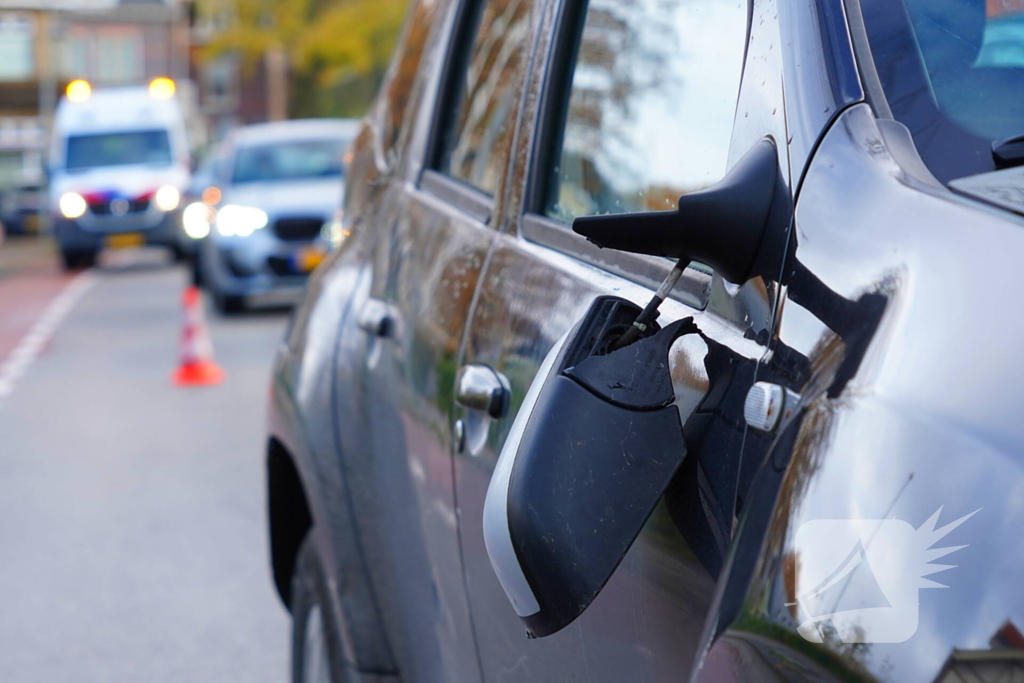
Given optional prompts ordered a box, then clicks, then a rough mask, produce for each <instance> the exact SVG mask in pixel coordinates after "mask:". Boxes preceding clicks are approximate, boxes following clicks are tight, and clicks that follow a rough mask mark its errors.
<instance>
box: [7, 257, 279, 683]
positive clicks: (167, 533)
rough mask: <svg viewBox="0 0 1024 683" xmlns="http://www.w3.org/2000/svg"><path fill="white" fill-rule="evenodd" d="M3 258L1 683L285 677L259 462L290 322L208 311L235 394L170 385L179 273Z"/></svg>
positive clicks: (152, 265)
mask: <svg viewBox="0 0 1024 683" xmlns="http://www.w3.org/2000/svg"><path fill="white" fill-rule="evenodd" d="M52 254H53V251H52V250H51V249H49V248H48V245H45V243H40V242H29V241H22V242H17V243H15V242H11V241H8V243H7V244H5V245H0V681H4V682H7V683H19V682H22V681H25V682H37V681H45V682H47V683H63V682H65V681H68V682H71V681H73V682H75V683H84V682H90V681H103V682H111V683H116V682H120V681H131V682H133V683H135V682H139V681H147V682H157V681H175V682H183V681H204V682H206V681H210V682H216V681H246V682H257V681H286V680H288V639H289V624H288V618H287V614H286V612H285V610H284V609H283V607H282V606H281V605H280V603H279V601H278V600H277V597H276V595H275V593H274V591H273V587H272V583H271V578H270V572H269V568H268V562H267V538H266V523H265V500H264V496H265V493H264V471H263V448H262V441H263V436H264V413H265V408H266V400H267V387H268V381H269V371H270V363H271V359H272V357H273V353H274V350H275V348H276V346H277V344H278V343H279V340H280V339H281V335H282V333H283V329H284V326H285V322H286V316H285V315H284V314H282V313H280V312H277V313H259V314H246V315H242V316H237V317H234V318H229V319H223V318H219V317H218V316H217V315H216V314H213V313H211V312H209V311H208V314H207V320H208V321H209V323H210V331H211V336H212V339H213V344H214V348H215V351H216V359H217V361H218V363H219V364H220V365H221V367H223V368H224V370H225V371H226V372H227V378H226V380H225V381H224V383H223V384H221V385H219V386H215V387H204V388H177V387H174V386H172V384H171V381H170V373H171V371H172V370H173V368H174V365H175V363H176V360H177V354H178V343H179V337H180V334H181V319H182V314H181V309H180V300H181V292H182V289H183V287H184V286H185V284H186V281H187V276H186V273H185V271H184V269H182V268H179V267H174V266H170V265H167V264H166V263H164V262H163V254H161V253H159V252H157V253H154V252H145V251H143V252H135V253H128V252H125V253H118V254H114V255H112V256H113V257H114V258H113V259H108V260H107V263H106V265H105V266H101V267H99V268H95V269H92V270H90V271H88V272H87V273H85V274H84V275H80V276H77V277H70V276H67V275H64V274H62V273H60V272H59V271H58V270H57V267H56V261H55V259H54V258H53V256H52Z"/></svg>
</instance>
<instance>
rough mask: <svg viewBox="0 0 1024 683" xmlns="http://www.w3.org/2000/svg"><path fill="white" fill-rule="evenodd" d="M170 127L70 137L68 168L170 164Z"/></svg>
mask: <svg viewBox="0 0 1024 683" xmlns="http://www.w3.org/2000/svg"><path fill="white" fill-rule="evenodd" d="M170 163H171V141H170V139H169V138H168V136H167V131H166V130H140V131H133V132H131V133H101V134H98V135H72V136H69V137H68V157H67V168H68V170H75V169H81V168H95V167H98V166H125V165H128V164H161V165H165V164H170Z"/></svg>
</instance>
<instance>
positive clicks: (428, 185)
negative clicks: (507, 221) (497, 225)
mask: <svg viewBox="0 0 1024 683" xmlns="http://www.w3.org/2000/svg"><path fill="white" fill-rule="evenodd" d="M419 187H420V189H421V190H424V191H426V192H428V193H430V194H431V195H433V196H435V197H437V198H438V199H440V200H441V201H443V202H445V203H447V204H451V205H452V206H454V207H456V208H457V209H459V210H460V211H462V212H463V213H465V214H467V215H469V216H470V217H471V218H473V219H474V220H476V221H479V222H480V223H481V224H483V225H487V224H488V223H490V221H491V215H492V214H493V213H494V197H492V196H491V195H489V194H487V193H485V192H481V191H480V190H478V189H476V188H475V187H473V186H472V185H467V184H466V183H464V182H462V181H461V180H457V179H455V178H452V177H451V176H449V175H445V174H444V173H441V172H440V171H436V170H434V169H432V168H426V169H423V172H422V173H421V174H420V183H419Z"/></svg>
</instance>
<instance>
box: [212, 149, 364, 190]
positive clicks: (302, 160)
mask: <svg viewBox="0 0 1024 683" xmlns="http://www.w3.org/2000/svg"><path fill="white" fill-rule="evenodd" d="M347 145H348V141H347V140H339V139H325V140H301V141H294V142H278V143H274V144H269V145H252V146H248V147H239V148H238V149H237V150H236V151H235V166H234V170H233V171H232V174H231V182H233V183H251V182H258V181H264V182H265V181H275V180H296V179H299V178H325V177H332V176H340V175H341V173H342V154H343V152H344V150H345V147H346V146H347Z"/></svg>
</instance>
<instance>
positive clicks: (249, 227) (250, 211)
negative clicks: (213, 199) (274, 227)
mask: <svg viewBox="0 0 1024 683" xmlns="http://www.w3.org/2000/svg"><path fill="white" fill-rule="evenodd" d="M266 224H267V212H266V211H264V210H263V209H257V208H256V207H255V206H240V205H238V204H228V205H227V206H224V207H223V208H221V209H220V210H219V211H217V232H219V233H220V234H222V235H224V236H225V237H230V236H231V235H238V236H239V237H246V236H248V235H251V234H253V233H254V232H256V231H257V230H259V229H260V228H262V227H264V226H266Z"/></svg>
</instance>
